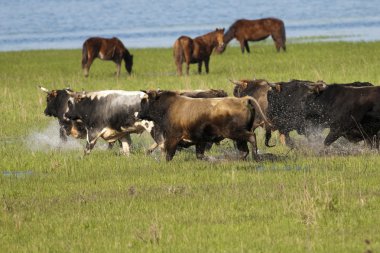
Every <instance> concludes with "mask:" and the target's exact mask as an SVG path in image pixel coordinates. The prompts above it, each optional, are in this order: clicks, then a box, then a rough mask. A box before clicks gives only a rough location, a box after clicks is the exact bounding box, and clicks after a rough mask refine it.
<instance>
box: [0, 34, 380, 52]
mask: <svg viewBox="0 0 380 253" xmlns="http://www.w3.org/2000/svg"><path fill="white" fill-rule="evenodd" d="M352 37H353V36H324V35H322V36H301V37H290V38H287V41H286V43H287V45H288V44H309V43H353V44H356V43H377V42H380V40H344V39H345V38H352ZM272 43H274V42H273V40H272V39H271V38H267V39H265V40H263V41H255V42H252V41H251V42H249V44H250V45H260V44H261V45H266V44H268V45H270V44H272ZM228 46H229V47H239V43H238V42H237V41H236V40H235V39H234V40H233V41H232V42H230V43H229V45H228ZM127 48H128V49H129V50H143V49H152V50H154V49H171V48H172V46H151V47H133V46H131V47H128V46H127ZM81 49H82V47H51V48H29V49H28V48H26V49H14V50H2V49H1V48H0V53H12V52H28V51H50V50H57V51H61V50H62V51H66V50H67V51H70V50H81Z"/></svg>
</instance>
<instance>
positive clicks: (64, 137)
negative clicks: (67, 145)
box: [59, 126, 67, 142]
mask: <svg viewBox="0 0 380 253" xmlns="http://www.w3.org/2000/svg"><path fill="white" fill-rule="evenodd" d="M59 138H60V139H61V140H62V141H63V142H66V141H67V134H66V130H65V128H64V127H63V126H60V127H59Z"/></svg>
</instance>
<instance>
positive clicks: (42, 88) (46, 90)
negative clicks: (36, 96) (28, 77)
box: [38, 85, 50, 94]
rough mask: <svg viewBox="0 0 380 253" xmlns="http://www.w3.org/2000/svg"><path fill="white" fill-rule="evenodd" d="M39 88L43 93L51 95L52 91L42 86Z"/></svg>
mask: <svg viewBox="0 0 380 253" xmlns="http://www.w3.org/2000/svg"><path fill="white" fill-rule="evenodd" d="M38 87H39V88H40V89H41V90H42V91H43V92H46V93H48V94H49V93H50V91H49V90H48V89H46V88H44V87H42V86H41V85H38Z"/></svg>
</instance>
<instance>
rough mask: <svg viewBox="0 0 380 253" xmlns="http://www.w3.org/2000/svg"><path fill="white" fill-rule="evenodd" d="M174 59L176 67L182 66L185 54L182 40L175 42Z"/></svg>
mask: <svg viewBox="0 0 380 253" xmlns="http://www.w3.org/2000/svg"><path fill="white" fill-rule="evenodd" d="M173 57H174V62H175V64H176V66H177V67H178V66H180V65H181V64H182V63H183V58H184V52H183V47H182V43H181V40H180V38H179V39H177V40H176V41H175V42H174V45H173Z"/></svg>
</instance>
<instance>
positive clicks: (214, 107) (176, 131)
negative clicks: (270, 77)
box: [138, 91, 269, 161]
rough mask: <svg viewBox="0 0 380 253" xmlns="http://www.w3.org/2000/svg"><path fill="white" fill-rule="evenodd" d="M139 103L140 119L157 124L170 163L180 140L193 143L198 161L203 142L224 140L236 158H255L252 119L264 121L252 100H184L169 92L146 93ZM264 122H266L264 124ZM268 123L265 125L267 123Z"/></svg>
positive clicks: (202, 153)
mask: <svg viewBox="0 0 380 253" xmlns="http://www.w3.org/2000/svg"><path fill="white" fill-rule="evenodd" d="M146 94H147V95H146V97H145V98H143V99H142V101H141V111H140V112H139V114H138V117H139V118H140V119H147V120H151V121H153V122H154V124H155V126H156V125H158V126H159V127H160V129H162V130H163V133H164V139H165V142H164V151H165V153H166V160H167V161H170V160H172V159H173V156H174V154H175V152H176V149H177V145H178V143H179V142H180V141H182V140H184V141H190V142H192V143H194V144H195V145H196V146H195V149H196V156H197V158H198V159H204V158H206V157H205V155H204V151H205V146H206V143H207V142H220V141H221V140H223V139H224V138H229V139H232V140H234V141H236V144H237V148H238V150H239V151H240V157H241V158H242V159H245V158H246V156H247V155H248V153H249V149H248V146H247V142H249V143H250V144H251V145H252V148H253V151H252V156H253V157H254V158H256V157H257V145H256V135H255V134H254V132H253V131H252V130H254V129H255V127H257V126H255V125H254V124H253V123H254V120H255V117H256V113H258V114H259V115H260V116H261V117H262V118H264V119H265V120H266V118H265V115H264V114H263V112H262V110H261V108H260V106H259V104H258V103H257V101H256V100H255V99H254V98H249V97H245V98H233V97H227V98H188V97H184V96H180V95H179V94H178V93H176V92H173V91H162V92H161V91H148V92H146ZM267 123H268V122H267ZM268 124H269V123H268Z"/></svg>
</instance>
